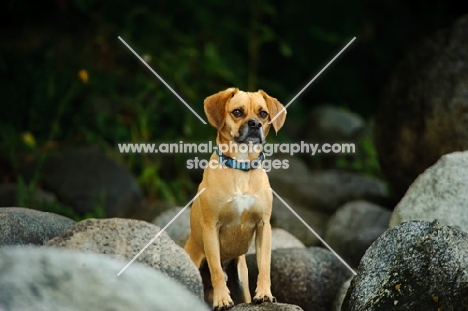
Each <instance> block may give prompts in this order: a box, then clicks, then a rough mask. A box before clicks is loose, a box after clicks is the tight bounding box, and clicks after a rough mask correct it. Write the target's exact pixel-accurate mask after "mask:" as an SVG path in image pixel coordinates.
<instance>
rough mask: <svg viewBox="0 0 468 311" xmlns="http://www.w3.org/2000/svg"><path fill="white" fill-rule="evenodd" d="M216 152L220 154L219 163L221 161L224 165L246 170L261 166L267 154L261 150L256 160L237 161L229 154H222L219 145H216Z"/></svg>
mask: <svg viewBox="0 0 468 311" xmlns="http://www.w3.org/2000/svg"><path fill="white" fill-rule="evenodd" d="M216 154H217V155H218V156H219V163H221V164H222V165H223V166H227V167H230V168H234V169H238V170H241V171H245V172H247V171H249V170H252V169H256V168H261V167H262V162H263V160H264V159H265V155H264V154H263V152H260V155H259V156H258V158H256V159H255V160H252V161H247V160H241V161H237V160H235V159H233V158H231V157H228V156H227V155H224V154H222V153H221V151H220V150H219V148H218V147H216Z"/></svg>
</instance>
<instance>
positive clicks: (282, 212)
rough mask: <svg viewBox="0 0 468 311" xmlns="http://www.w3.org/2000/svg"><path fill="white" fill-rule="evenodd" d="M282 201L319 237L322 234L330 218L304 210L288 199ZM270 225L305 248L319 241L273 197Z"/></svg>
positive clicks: (324, 214) (320, 213)
mask: <svg viewBox="0 0 468 311" xmlns="http://www.w3.org/2000/svg"><path fill="white" fill-rule="evenodd" d="M283 200H284V201H285V202H286V203H287V204H288V205H289V207H291V208H292V209H293V210H294V211H295V212H296V213H297V214H299V216H300V217H301V218H302V219H303V220H304V221H305V222H306V223H307V224H308V225H309V226H310V227H311V228H312V229H313V230H314V231H315V232H316V233H317V234H318V235H320V236H322V234H323V233H324V230H325V226H326V224H327V220H328V218H329V217H330V216H329V215H328V214H326V213H323V212H317V211H313V210H309V209H306V208H305V207H303V206H302V205H301V204H297V203H292V202H290V200H289V199H286V198H283ZM271 225H272V226H273V227H278V228H282V229H284V230H286V231H287V232H289V233H291V234H292V235H294V236H295V237H296V238H298V239H299V241H301V242H302V243H303V244H304V245H305V246H315V245H318V244H319V239H318V238H317V237H316V236H315V234H313V233H312V232H311V231H310V230H309V229H308V228H307V227H306V226H305V225H304V224H303V223H302V222H301V221H300V220H299V219H298V218H297V217H296V215H294V214H293V213H292V212H291V210H290V209H289V208H288V207H287V206H286V205H284V203H283V202H281V201H280V200H278V198H277V197H276V196H274V197H273V212H272V215H271Z"/></svg>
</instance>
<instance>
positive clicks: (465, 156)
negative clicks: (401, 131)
mask: <svg viewBox="0 0 468 311" xmlns="http://www.w3.org/2000/svg"><path fill="white" fill-rule="evenodd" d="M467 207H468V151H465V152H455V153H452V154H448V155H444V156H442V158H440V160H439V161H437V163H436V164H434V165H433V166H432V167H430V168H428V169H427V170H426V171H425V172H424V173H422V174H421V175H420V176H419V177H418V178H417V179H416V181H415V182H414V183H413V184H412V185H411V186H410V188H409V189H408V191H407V192H406V194H405V196H404V197H403V199H402V200H401V201H400V203H399V204H398V205H397V206H396V208H395V210H394V211H393V213H392V217H391V219H390V227H394V226H397V225H399V224H401V223H402V222H405V221H408V220H427V221H433V220H435V219H437V220H439V221H441V222H443V223H445V224H447V225H450V226H456V227H458V228H460V229H461V230H463V231H465V232H468V208H467Z"/></svg>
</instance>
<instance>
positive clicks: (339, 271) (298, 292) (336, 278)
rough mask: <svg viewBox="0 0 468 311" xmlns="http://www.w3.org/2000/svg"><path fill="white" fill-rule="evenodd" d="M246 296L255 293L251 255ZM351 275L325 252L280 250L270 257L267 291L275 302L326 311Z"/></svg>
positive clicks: (254, 276)
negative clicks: (268, 287) (269, 286)
mask: <svg viewBox="0 0 468 311" xmlns="http://www.w3.org/2000/svg"><path fill="white" fill-rule="evenodd" d="M247 265H248V268H249V286H250V292H251V293H254V292H255V287H256V284H257V276H258V268H257V263H256V259H255V255H253V254H251V255H247ZM350 275H351V272H350V271H349V270H348V269H347V268H346V267H345V266H344V265H343V264H342V263H341V262H340V261H339V260H338V259H337V258H336V257H335V256H334V255H333V254H332V253H331V252H329V251H328V250H325V249H323V248H319V247H312V248H310V249H300V248H288V249H286V248H283V249H277V250H274V251H272V254H271V291H272V293H273V295H274V296H275V297H276V298H277V300H278V302H283V303H290V304H295V305H298V306H300V307H301V308H303V309H304V310H305V311H312V310H313V311H329V310H330V308H331V306H332V303H333V300H334V299H335V297H336V294H337V292H338V290H339V289H340V286H341V284H343V282H344V281H346V279H348V278H349V277H350Z"/></svg>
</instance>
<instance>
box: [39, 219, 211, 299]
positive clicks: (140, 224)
mask: <svg viewBox="0 0 468 311" xmlns="http://www.w3.org/2000/svg"><path fill="white" fill-rule="evenodd" d="M159 232H160V228H159V227H157V226H155V225H152V224H150V223H147V222H145V221H140V220H132V219H119V218H112V219H87V220H83V221H81V222H79V223H77V224H76V225H75V226H74V227H72V228H71V229H70V230H68V231H67V232H65V233H64V234H63V235H62V236H60V237H57V238H54V239H52V240H50V241H49V242H47V243H46V244H45V246H50V247H60V248H68V249H73V250H79V251H82V252H89V253H98V254H106V255H109V256H111V257H113V258H117V259H120V260H124V261H127V262H128V261H130V260H131V259H133V257H134V256H135V255H137V254H138V253H139V252H140V251H141V250H142V249H143V248H144V247H145V246H146V245H147V244H148V243H149V242H150V241H151V240H152V239H154V237H155V236H156V235H157V234H158V233H159ZM136 261H138V262H141V263H144V264H146V265H148V266H150V267H153V268H155V269H158V270H160V271H161V272H163V273H164V274H166V275H168V276H169V277H171V278H173V279H175V280H177V281H179V282H180V283H182V284H184V285H185V286H186V287H187V288H188V289H189V290H190V291H191V292H193V293H194V294H195V295H197V296H198V297H203V286H202V283H201V276H200V273H199V271H198V269H197V268H196V267H195V265H194V264H193V263H192V261H191V259H190V257H189V256H188V254H187V253H186V252H185V251H184V250H183V249H182V248H181V247H179V246H178V245H176V244H175V243H174V241H172V239H171V238H170V237H169V236H168V235H167V233H166V232H163V233H162V234H160V235H159V236H158V238H157V239H156V240H154V241H153V243H151V244H150V245H149V246H148V248H146V249H145V250H144V251H143V253H142V254H141V255H140V256H139V257H138V258H137V259H136ZM121 268H123V266H122V267H121ZM124 273H125V272H124Z"/></svg>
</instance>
